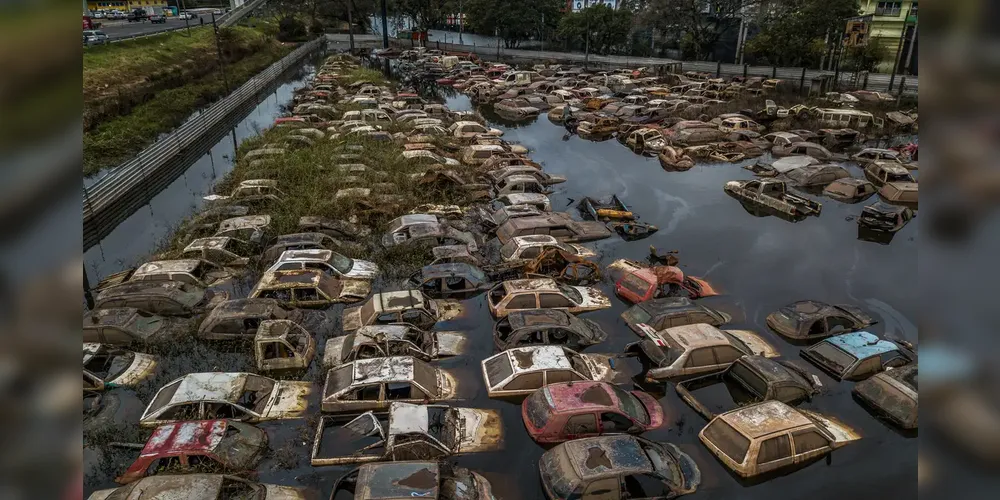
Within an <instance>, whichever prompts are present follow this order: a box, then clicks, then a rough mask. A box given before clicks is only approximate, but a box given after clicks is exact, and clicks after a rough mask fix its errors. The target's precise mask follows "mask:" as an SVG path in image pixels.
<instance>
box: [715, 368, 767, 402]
mask: <svg viewBox="0 0 1000 500" xmlns="http://www.w3.org/2000/svg"><path fill="white" fill-rule="evenodd" d="M724 379H725V380H733V381H735V382H736V383H738V384H740V385H742V386H744V387H747V388H749V389H750V390H751V391H752V392H753V393H754V395H755V396H757V397H758V398H763V397H765V396H767V381H766V380H764V379H763V378H762V377H761V376H760V375H759V374H757V372H755V371H753V370H751V369H750V368H748V367H747V366H746V365H745V364H743V363H740V362H738V363H735V364H733V366H732V367H731V368H730V369H729V371H728V372H726V375H725V377H724Z"/></svg>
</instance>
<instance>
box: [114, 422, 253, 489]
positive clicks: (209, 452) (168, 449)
mask: <svg viewBox="0 0 1000 500" xmlns="http://www.w3.org/2000/svg"><path fill="white" fill-rule="evenodd" d="M265 451H267V434H265V433H264V431H262V430H260V429H258V428H256V427H254V426H252V425H248V424H244V423H240V422H233V421H229V420H198V421H193V422H176V423H171V424H164V425H161V426H159V427H157V428H156V429H154V430H153V434H152V435H150V436H149V440H147V441H146V444H145V446H143V448H142V451H141V452H139V458H138V459H136V461H135V462H132V465H130V466H129V467H128V469H127V470H126V471H125V473H124V474H122V475H121V476H119V477H118V478H116V479H115V481H116V482H117V483H119V484H128V483H131V482H133V481H137V480H139V479H142V478H143V477H146V476H147V475H153V474H158V473H164V474H177V473H190V472H228V473H249V472H251V471H253V470H254V469H255V468H256V466H257V464H258V463H259V462H260V461H261V459H262V458H264V452H265Z"/></svg>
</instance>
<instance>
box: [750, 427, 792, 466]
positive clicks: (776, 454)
mask: <svg viewBox="0 0 1000 500" xmlns="http://www.w3.org/2000/svg"><path fill="white" fill-rule="evenodd" d="M795 462H796V458H795V457H794V456H793V455H792V446H791V439H790V438H789V435H788V434H787V433H784V434H779V435H777V436H774V437H770V438H767V439H765V440H763V441H761V442H760V447H759V448H758V449H757V458H756V466H757V473H758V474H763V473H765V472H770V471H773V470H777V469H780V468H782V467H786V466H788V465H791V464H793V463H795Z"/></svg>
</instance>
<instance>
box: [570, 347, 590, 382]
mask: <svg viewBox="0 0 1000 500" xmlns="http://www.w3.org/2000/svg"><path fill="white" fill-rule="evenodd" d="M564 352H565V353H566V357H568V358H569V364H570V365H572V366H573V369H574V370H576V371H577V372H578V373H580V374H581V375H583V376H584V377H587V378H588V379H590V380H593V379H594V374H593V373H591V371H590V367H589V366H587V361H586V360H585V359H583V356H581V355H580V354H579V353H576V352H573V351H570V350H569V349H564Z"/></svg>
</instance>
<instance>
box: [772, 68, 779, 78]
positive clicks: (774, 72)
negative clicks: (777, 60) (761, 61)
mask: <svg viewBox="0 0 1000 500" xmlns="http://www.w3.org/2000/svg"><path fill="white" fill-rule="evenodd" d="M777 77H778V67H777V66H771V78H777Z"/></svg>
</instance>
